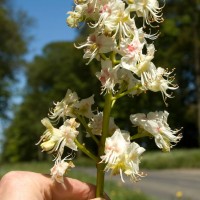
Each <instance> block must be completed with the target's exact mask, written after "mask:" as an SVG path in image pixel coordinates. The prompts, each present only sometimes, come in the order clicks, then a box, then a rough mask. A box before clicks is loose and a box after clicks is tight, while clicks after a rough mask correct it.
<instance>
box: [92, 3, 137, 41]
mask: <svg viewBox="0 0 200 200" xmlns="http://www.w3.org/2000/svg"><path fill="white" fill-rule="evenodd" d="M99 15H100V17H99V20H98V21H97V22H96V24H94V25H93V27H97V26H98V29H99V32H101V33H103V34H105V35H110V36H111V35H114V36H116V35H118V36H119V37H120V38H121V37H129V36H130V35H132V30H133V28H134V27H135V21H134V18H133V19H131V18H130V12H129V10H127V9H126V8H125V3H124V2H123V1H121V0H112V1H109V2H108V3H107V4H103V5H102V7H100V10H99Z"/></svg>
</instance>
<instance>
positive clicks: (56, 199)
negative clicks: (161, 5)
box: [0, 171, 109, 200]
mask: <svg viewBox="0 0 200 200" xmlns="http://www.w3.org/2000/svg"><path fill="white" fill-rule="evenodd" d="M0 197H1V200H11V199H12V200H26V199H29V200H89V199H90V200H103V199H102V198H95V186H94V185H91V184H88V183H84V182H81V181H79V180H76V179H72V178H65V179H64V184H60V183H57V182H54V181H53V180H52V179H51V178H50V177H49V176H48V175H43V174H39V173H34V172H25V171H13V172H9V173H7V174H6V175H4V176H3V177H2V179H1V181H0ZM106 199H107V200H108V199H109V198H107V197H106Z"/></svg>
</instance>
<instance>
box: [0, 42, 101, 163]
mask: <svg viewBox="0 0 200 200" xmlns="http://www.w3.org/2000/svg"><path fill="white" fill-rule="evenodd" d="M81 57H82V54H81V52H80V51H78V50H76V49H75V48H74V45H73V43H67V42H54V43H50V44H48V45H47V46H45V47H44V49H43V53H42V55H41V56H36V57H35V58H34V60H33V61H32V62H31V63H29V64H27V88H26V92H25V93H26V94H25V96H24V101H23V103H22V104H21V105H19V107H18V108H17V109H16V112H15V118H14V119H13V121H12V123H11V125H10V126H9V128H8V129H7V130H6V132H5V138H6V140H5V142H4V146H3V159H4V160H7V161H12V162H15V161H21V160H33V159H38V158H39V157H40V155H41V154H40V153H39V151H40V149H39V147H36V146H35V144H36V143H37V142H38V140H39V138H40V135H41V133H42V132H43V131H44V129H43V127H42V124H41V123H40V120H41V119H42V118H44V117H46V116H47V113H48V109H49V107H52V106H53V101H54V102H57V101H60V100H61V99H62V98H63V97H64V96H65V94H66V91H67V89H71V90H72V91H76V92H77V94H78V95H79V97H81V98H87V97H89V96H91V95H92V91H93V89H94V86H95V85H97V84H98V83H97V81H96V80H95V79H94V80H90V81H88V82H85V80H87V79H89V77H90V73H91V71H92V70H95V69H94V68H92V67H91V66H85V65H84V63H83V62H82V61H81V60H82V59H81Z"/></svg>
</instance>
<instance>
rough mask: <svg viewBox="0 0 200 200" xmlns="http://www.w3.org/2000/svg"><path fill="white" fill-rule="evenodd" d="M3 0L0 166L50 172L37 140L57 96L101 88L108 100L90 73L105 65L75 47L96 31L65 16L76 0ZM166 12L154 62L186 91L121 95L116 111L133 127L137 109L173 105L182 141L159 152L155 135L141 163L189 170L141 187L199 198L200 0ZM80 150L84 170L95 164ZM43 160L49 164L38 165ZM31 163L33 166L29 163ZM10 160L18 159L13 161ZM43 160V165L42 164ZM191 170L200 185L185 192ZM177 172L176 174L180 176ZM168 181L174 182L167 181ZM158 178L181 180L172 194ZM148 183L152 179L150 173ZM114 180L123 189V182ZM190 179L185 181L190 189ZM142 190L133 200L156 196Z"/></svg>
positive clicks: (175, 4) (174, 0)
mask: <svg viewBox="0 0 200 200" xmlns="http://www.w3.org/2000/svg"><path fill="white" fill-rule="evenodd" d="M160 2H161V4H162V1H160ZM0 6H1V7H0V149H1V151H0V154H1V157H0V163H2V165H5V167H4V168H1V166H0V176H1V175H3V174H4V173H5V172H6V171H8V170H13V169H26V170H27V169H28V170H36V171H40V172H46V170H47V168H49V167H50V165H49V163H48V162H47V161H49V160H51V159H52V158H51V157H50V156H48V155H46V154H45V153H41V149H40V148H39V147H38V146H36V145H35V143H37V141H38V140H39V138H40V136H41V134H42V133H43V131H44V127H42V125H41V123H40V120H41V119H42V118H43V117H46V116H47V113H48V111H49V108H50V107H52V105H53V102H54V101H55V102H56V101H60V100H61V99H62V98H63V97H64V96H65V93H66V91H67V89H68V88H70V89H72V90H74V91H76V92H77V93H78V95H79V96H80V97H82V98H86V97H88V96H90V95H92V94H93V93H94V92H95V95H96V98H97V100H99V101H100V102H101V100H102V97H99V96H98V93H99V92H100V91H99V82H98V80H96V79H95V78H94V80H93V79H92V78H91V77H92V74H93V73H94V72H95V71H96V70H97V67H98V66H97V65H96V63H95V62H92V63H91V64H90V65H88V66H85V61H83V59H82V55H83V52H82V51H80V50H77V49H75V48H74V42H76V43H80V42H82V41H85V37H86V36H87V34H88V33H89V30H88V29H86V28H85V27H84V25H82V26H81V28H80V29H71V28H69V27H68V26H67V24H66V17H67V12H68V11H70V10H72V9H73V1H72V0H58V1H56V0H40V1H39V0H34V1H33V0H0ZM163 12H164V18H165V21H164V23H163V24H161V25H160V27H159V28H160V32H161V34H160V37H159V38H158V39H157V41H156V42H155V46H156V49H157V51H156V54H155V59H154V63H155V64H156V66H162V67H166V68H169V70H172V69H173V68H175V71H174V74H175V75H176V76H175V77H176V80H175V82H176V83H177V84H178V85H179V89H178V90H177V91H175V92H174V98H172V99H168V100H167V104H168V106H166V104H165V103H164V102H163V99H162V96H161V94H158V93H152V92H147V94H144V95H141V96H139V97H135V98H133V99H131V98H128V97H127V98H125V99H123V100H122V101H119V104H118V106H117V107H116V108H115V110H114V111H113V116H114V117H115V118H116V123H118V124H119V126H120V127H125V128H126V129H127V130H129V129H130V128H132V127H131V125H130V124H129V123H128V120H127V116H129V114H130V113H136V112H146V113H147V112H149V111H156V110H167V111H169V113H170V116H169V124H171V127H172V129H175V128H177V129H181V128H182V133H183V139H182V140H181V142H180V143H179V144H178V145H177V146H176V147H174V149H175V150H173V151H172V153H171V154H163V153H162V152H160V151H159V152H158V151H157V148H156V146H155V145H154V144H153V143H152V140H149V139H148V138H147V139H145V140H143V141H141V140H138V141H137V142H138V143H140V144H141V145H143V146H145V147H146V148H147V149H148V152H149V153H147V154H145V155H144V158H143V162H142V163H141V167H142V168H144V169H147V170H149V169H153V170H157V169H159V170H160V169H165V170H166V169H167V170H169V169H170V170H171V169H172V168H173V169H176V170H177V169H182V171H181V170H180V172H179V174H178V173H177V171H178V170H177V171H170V170H169V171H165V172H166V173H165V176H162V174H164V172H163V171H162V170H161V171H159V172H158V174H157V172H155V174H154V173H152V174H153V180H151V176H150V179H149V180H148V178H147V183H150V185H148V186H145V185H141V188H142V189H144V190H145V191H146V192H147V193H148V192H150V193H152V194H154V193H153V192H151V191H149V190H148V188H149V186H152V187H153V184H151V183H152V182H148V181H154V184H157V185H155V186H154V189H153V190H155V191H154V192H155V193H156V192H157V194H156V195H157V197H158V199H161V198H162V197H161V196H162V194H165V193H166V196H165V198H164V197H163V198H162V200H164V199H165V200H169V199H185V200H186V199H190V200H196V199H195V197H194V196H192V195H190V194H192V193H193V194H194V193H195V192H197V191H198V188H197V187H199V184H200V182H199V180H200V173H199V168H200V150H199V147H200V51H199V48H200V19H199V18H200V15H199V13H200V1H199V0H192V1H186V0H166V5H165V7H164V9H163ZM155 32H156V31H155ZM88 80H90V81H88ZM101 105H102V104H101V103H100V105H99V108H100V109H101ZM122 111H123V112H122ZM83 142H85V143H86V144H87V143H89V144H91V150H92V151H94V152H95V150H96V149H95V146H94V144H93V143H92V142H91V141H90V140H88V139H86V140H84V141H83ZM79 156H81V159H80V160H81V161H79V162H80V163H79V164H80V165H81V166H83V168H84V167H85V165H89V166H90V167H91V166H92V164H91V163H90V162H88V160H85V159H86V158H85V157H84V156H83V155H79ZM38 161H39V162H41V163H43V164H42V165H40V166H38V165H37V164H38ZM24 162H31V163H33V165H32V166H29V165H28V167H27V163H25V164H24ZM8 163H13V164H15V165H12V166H9V164H8ZM21 163H23V164H21ZM6 164H7V165H6ZM41 166H43V167H44V168H43V169H41ZM194 168H195V170H196V171H195V170H194ZM84 169H86V167H85V168H84ZM89 169H90V168H89ZM183 169H192V170H190V171H189V172H188V171H187V170H186V171H184V170H183ZM91 171H92V170H91ZM86 172H88V170H85V171H84V173H86ZM149 174H151V172H149ZM171 174H172V175H171ZM176 174H178V176H177V177H176ZM186 174H187V175H186ZM154 175H155V176H154ZM184 175H185V177H187V178H188V184H190V182H189V181H191V180H192V182H193V183H195V184H194V186H192V187H193V190H190V191H189V190H188V191H185V186H184V184H185V183H184V184H183V185H181V183H180V182H181V181H178V180H179V178H180V179H181V177H184ZM72 176H74V175H73V172H72ZM160 176H162V178H159V177H160ZM173 176H174V177H176V181H175V182H174V180H172V179H173ZM170 177H171V178H172V179H170ZM190 177H192V178H190ZM166 179H167V181H168V179H170V180H172V182H170V181H169V183H168V182H167V181H166ZM159 180H160V181H162V183H161V184H164V183H165V182H166V185H167V186H168V185H170V184H172V183H173V184H174V185H173V184H172V188H171V189H169V192H166V191H164V189H163V191H162V190H161V189H162V188H161V187H160V186H159V184H160V182H159ZM143 181H144V183H145V179H144V180H143ZM183 181H184V180H183ZM115 182H116V183H117V185H118V187H121V183H119V182H118V180H115ZM142 183H143V182H142ZM188 184H185V185H187V187H188V188H189V186H188ZM191 184H192V183H191ZM128 187H129V188H130V185H128ZM134 187H135V188H137V187H138V186H136V185H135V186H134ZM157 187H160V192H158V189H155V188H157ZM141 188H140V187H139V188H138V191H139V190H141ZM109 190H110V193H112V197H113V198H112V200H113V199H115V198H116V199H117V200H122V199H123V200H129V197H125V195H126V190H125V191H122V193H121V196H120V197H119V196H117V195H118V194H117V189H114V188H109ZM140 193H141V191H139V195H140V196H136V197H134V198H130V199H137V200H140V199H141V200H145V199H146V200H149V199H148V198H146V197H141V194H140ZM122 194H123V195H122ZM185 194H187V195H186V196H184V195H185ZM132 195H133V194H132ZM156 195H154V196H156ZM129 196H130V195H129ZM132 197H133V196H132Z"/></svg>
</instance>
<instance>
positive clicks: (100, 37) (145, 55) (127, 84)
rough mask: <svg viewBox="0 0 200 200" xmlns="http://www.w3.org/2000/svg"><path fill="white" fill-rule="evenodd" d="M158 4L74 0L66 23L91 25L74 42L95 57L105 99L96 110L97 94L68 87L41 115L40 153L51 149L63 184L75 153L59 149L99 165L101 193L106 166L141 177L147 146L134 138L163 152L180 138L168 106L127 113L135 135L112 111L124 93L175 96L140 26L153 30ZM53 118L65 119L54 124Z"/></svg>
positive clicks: (54, 170)
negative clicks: (88, 139) (84, 36)
mask: <svg viewBox="0 0 200 200" xmlns="http://www.w3.org/2000/svg"><path fill="white" fill-rule="evenodd" d="M162 8H163V7H160V6H159V3H158V1H157V0H146V1H143V0H137V1H129V0H102V1H98V0H75V6H74V11H70V12H68V14H69V16H68V18H67V24H68V25H69V26H70V27H72V28H76V27H79V26H80V24H82V23H83V22H86V23H85V24H87V25H88V26H89V28H90V29H91V30H93V32H91V33H90V34H89V35H88V37H87V39H86V41H85V42H83V43H82V44H79V45H75V47H76V48H78V49H84V55H83V58H84V59H88V62H87V64H89V63H90V62H92V61H93V60H97V61H98V62H99V71H97V72H96V73H95V74H94V76H95V78H97V79H98V80H99V81H100V83H101V93H100V95H104V99H105V102H104V108H103V111H99V110H100V109H99V108H98V106H99V105H98V103H96V102H95V101H94V95H92V96H90V97H89V98H86V99H82V100H80V99H79V97H78V95H77V94H76V92H72V91H71V90H69V89H68V90H67V93H66V95H65V97H64V99H63V100H61V101H60V102H57V103H55V104H54V108H53V109H51V110H50V113H49V118H50V119H48V118H44V119H43V120H42V124H43V125H44V126H45V127H46V131H45V132H44V134H43V135H42V136H41V139H40V141H39V142H38V144H40V146H41V148H42V149H43V151H47V152H48V153H52V154H54V155H55V154H56V158H55V165H54V167H53V168H52V170H51V174H52V178H53V179H54V180H55V181H58V182H60V183H62V182H63V176H64V174H65V173H66V172H67V171H68V169H69V168H73V167H74V165H73V163H72V162H71V160H72V159H73V156H71V157H70V156H67V157H64V158H63V154H64V148H65V147H66V148H69V149H71V150H73V151H78V150H81V151H82V152H84V153H85V154H86V155H87V156H88V157H89V158H91V159H92V160H94V161H95V163H96V168H97V175H96V176H97V177H96V178H97V179H96V197H102V198H103V197H104V182H105V171H111V174H112V175H120V177H121V180H122V181H123V182H124V179H123V174H125V175H126V176H128V177H130V180H131V181H132V182H136V181H138V180H140V179H141V177H143V173H141V172H140V169H139V164H140V156H141V154H143V153H144V152H145V149H144V148H143V147H141V146H140V145H139V144H137V143H136V142H134V141H135V140H136V139H138V138H143V137H153V138H154V141H155V143H156V145H157V147H158V148H159V149H161V150H162V151H168V152H169V151H170V149H171V148H172V147H173V146H174V145H175V144H176V143H178V142H179V141H180V139H181V137H182V136H181V134H180V133H179V131H180V130H172V129H171V128H170V127H169V125H168V123H167V119H168V115H169V113H168V112H167V111H155V112H149V113H147V114H144V113H135V114H131V115H130V117H129V119H130V121H129V122H131V123H132V125H133V126H135V127H137V128H138V133H136V134H134V135H132V136H131V134H130V133H129V130H121V129H120V128H119V127H118V126H117V125H116V124H115V121H114V118H113V117H112V109H113V107H114V105H116V104H117V100H118V99H122V98H123V97H125V96H129V97H134V98H135V99H136V98H138V96H139V95H140V94H142V93H143V94H145V93H146V92H147V91H149V92H160V93H161V94H162V97H163V100H164V102H165V104H166V98H167V97H169V98H172V94H171V92H170V93H168V90H175V89H177V88H178V86H177V85H175V84H173V81H174V76H171V74H172V73H173V70H172V71H171V72H170V71H168V70H165V69H164V68H162V67H156V66H155V65H154V63H153V58H154V54H155V52H156V49H155V46H154V42H152V43H149V42H151V41H152V40H155V39H157V37H158V36H159V33H158V32H157V33H155V34H151V33H152V32H153V31H149V33H148V32H146V30H147V29H145V24H147V25H148V26H150V27H151V28H155V27H156V26H155V23H161V22H162V21H163V18H162V12H161V11H162ZM137 18H143V26H142V27H139V28H138V27H137V26H138V24H137ZM139 24H140V23H139ZM94 106H96V107H95V108H94ZM129 107H130V110H132V108H131V106H129ZM147 109H148V108H144V109H143V110H147ZM50 120H52V121H54V122H55V121H56V122H60V121H62V122H63V123H62V124H61V123H57V124H61V126H60V127H54V126H53V125H52V124H51V121H50ZM126 124H127V122H126ZM80 125H82V126H81V128H80V127H79V126H80ZM129 127H130V126H129ZM82 132H84V134H86V137H91V138H92V139H93V141H94V144H95V145H96V146H97V147H98V154H97V155H96V154H94V153H93V152H92V151H91V150H90V145H88V146H86V145H85V144H82V142H79V141H78V139H77V136H78V134H82ZM66 160H70V161H69V162H67V161H66Z"/></svg>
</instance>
